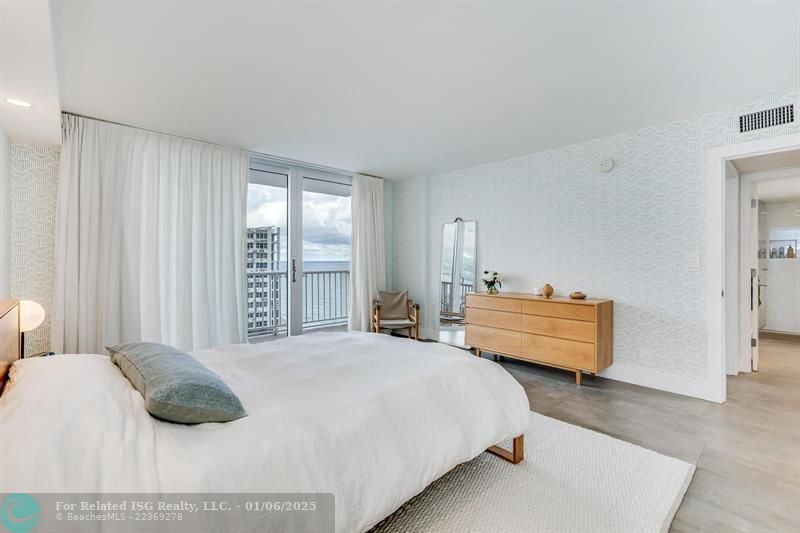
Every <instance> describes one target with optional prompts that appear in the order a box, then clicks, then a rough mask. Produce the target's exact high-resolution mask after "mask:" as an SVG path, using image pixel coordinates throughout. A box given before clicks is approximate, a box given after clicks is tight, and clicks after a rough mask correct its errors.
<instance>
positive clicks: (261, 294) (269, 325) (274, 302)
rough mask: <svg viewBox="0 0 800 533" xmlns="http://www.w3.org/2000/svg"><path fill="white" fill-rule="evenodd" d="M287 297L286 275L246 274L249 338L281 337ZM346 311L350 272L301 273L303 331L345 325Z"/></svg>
mask: <svg viewBox="0 0 800 533" xmlns="http://www.w3.org/2000/svg"><path fill="white" fill-rule="evenodd" d="M288 297H289V291H288V287H287V277H286V272H248V273H247V332H248V334H249V335H251V336H253V335H277V334H279V333H284V332H285V331H286V324H287V316H288V314H287V310H288ZM349 309H350V271H349V270H310V271H307V272H303V313H302V316H303V327H317V326H332V325H337V324H346V323H347V313H348V310H349Z"/></svg>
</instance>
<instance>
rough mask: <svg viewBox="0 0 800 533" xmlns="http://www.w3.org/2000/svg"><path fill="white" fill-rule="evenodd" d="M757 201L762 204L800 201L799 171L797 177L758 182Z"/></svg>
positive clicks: (799, 170)
mask: <svg viewBox="0 0 800 533" xmlns="http://www.w3.org/2000/svg"><path fill="white" fill-rule="evenodd" d="M757 190H758V199H759V200H762V201H764V202H793V201H796V200H800V169H798V173H797V177H794V178H783V179H777V180H769V181H760V182H758V189H757Z"/></svg>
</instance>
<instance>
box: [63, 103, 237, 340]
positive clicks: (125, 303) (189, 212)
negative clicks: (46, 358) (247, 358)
mask: <svg viewBox="0 0 800 533" xmlns="http://www.w3.org/2000/svg"><path fill="white" fill-rule="evenodd" d="M248 167H249V161H248V156H247V154H246V153H245V152H242V151H239V150H232V149H227V148H222V147H219V146H215V145H211V144H206V143H201V142H197V141H191V140H188V139H183V138H180V137H173V136H170V135H161V134H158V133H152V132H147V131H143V130H139V129H136V128H129V127H126V126H119V125H115V124H108V123H104V122H100V121H96V120H91V119H86V118H79V117H75V116H71V115H64V116H63V146H62V150H61V167H60V175H59V190H58V208H57V213H56V254H55V260H56V277H55V284H54V295H53V317H52V319H53V320H52V323H53V326H52V337H51V341H52V343H51V344H52V347H53V350H54V351H56V352H59V353H105V346H106V345H107V344H113V343H118V342H130V341H138V340H147V341H156V342H163V343H165V344H170V345H173V346H176V347H178V348H180V349H184V350H190V349H200V348H206V347H209V346H215V345H219V344H229V343H238V342H245V341H246V339H247V307H246V298H247V293H246V273H245V246H246V226H247V223H246V216H247V172H248Z"/></svg>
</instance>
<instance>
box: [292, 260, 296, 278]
mask: <svg viewBox="0 0 800 533" xmlns="http://www.w3.org/2000/svg"><path fill="white" fill-rule="evenodd" d="M295 282H297V264H295V262H294V259H292V283H295Z"/></svg>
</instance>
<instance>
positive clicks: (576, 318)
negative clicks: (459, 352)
mask: <svg viewBox="0 0 800 533" xmlns="http://www.w3.org/2000/svg"><path fill="white" fill-rule="evenodd" d="M466 321H467V333H466V342H467V345H469V346H471V347H473V348H475V350H476V353H477V354H478V355H480V352H481V351H486V352H491V353H495V354H500V355H507V356H509V357H513V358H515V359H522V360H524V361H532V362H534V363H541V364H543V365H548V366H553V367H556V368H563V369H566V370H571V371H573V372H575V382H576V383H578V384H579V385H580V384H581V377H582V372H584V371H585V372H590V373H592V374H596V373H597V372H601V371H602V370H604V369H606V368H608V367H609V366H611V363H612V362H613V342H614V301H613V300H596V299H588V298H587V299H586V300H572V299H570V298H556V297H553V298H550V299H548V298H545V297H543V296H533V295H532V294H523V293H500V294H495V295H490V294H486V293H475V294H468V295H467V319H466Z"/></svg>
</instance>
